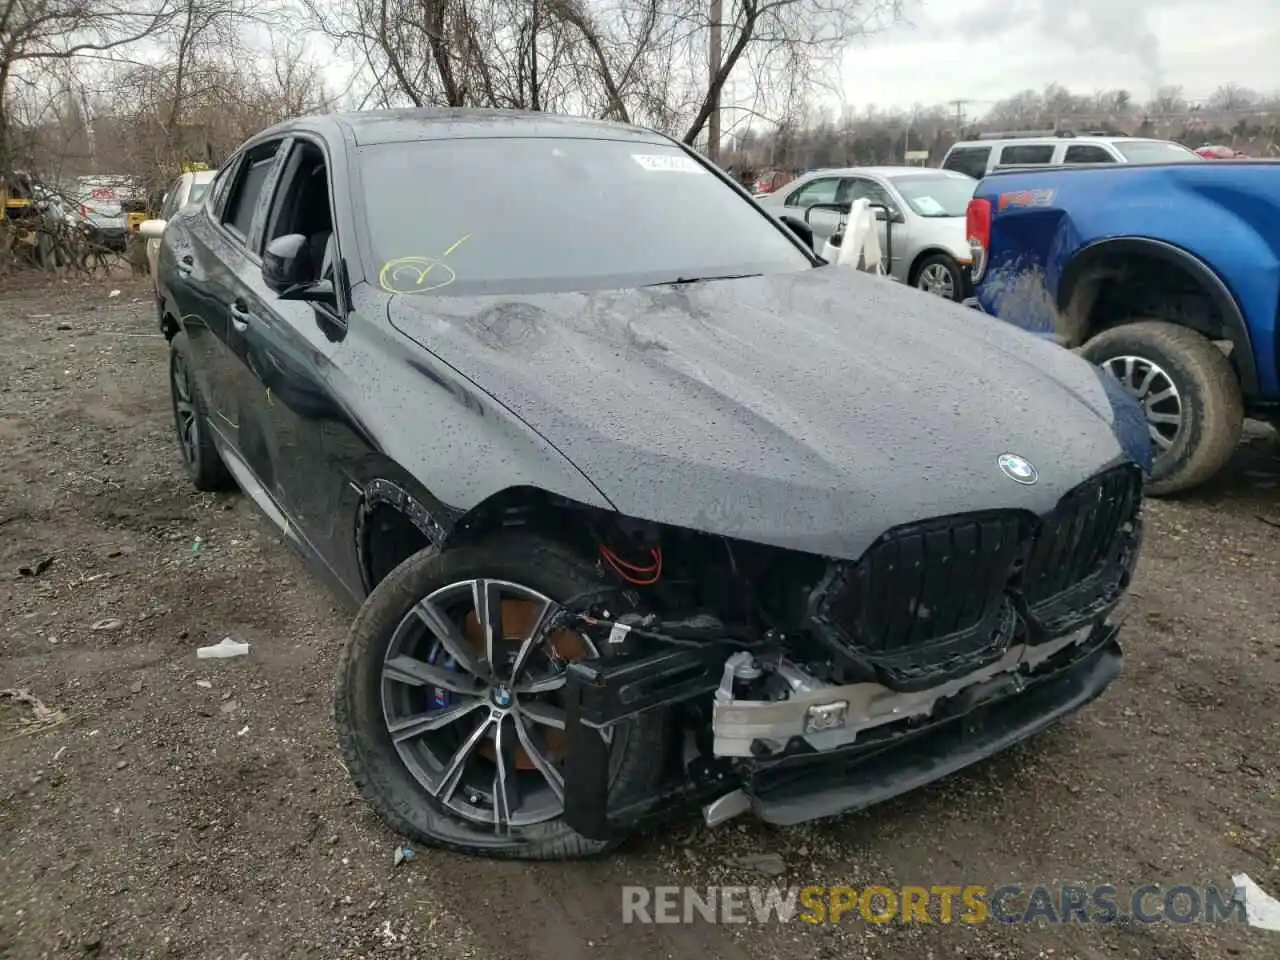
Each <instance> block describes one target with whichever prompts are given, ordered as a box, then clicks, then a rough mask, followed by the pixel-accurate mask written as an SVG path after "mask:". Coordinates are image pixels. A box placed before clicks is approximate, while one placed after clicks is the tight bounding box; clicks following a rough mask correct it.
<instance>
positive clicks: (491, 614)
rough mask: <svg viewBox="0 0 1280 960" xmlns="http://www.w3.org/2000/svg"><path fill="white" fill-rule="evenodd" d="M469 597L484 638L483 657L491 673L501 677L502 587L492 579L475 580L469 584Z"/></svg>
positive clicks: (502, 652)
mask: <svg viewBox="0 0 1280 960" xmlns="http://www.w3.org/2000/svg"><path fill="white" fill-rule="evenodd" d="M471 599H472V603H473V604H474V605H475V609H476V619H477V620H479V622H480V636H482V637H483V638H484V659H485V662H486V663H488V665H489V670H490V672H491V674H492V675H493V676H494V677H495V678H496V679H501V678H502V676H501V674H502V671H501V670H499V666H498V665H499V663H500V662H501V661H502V660H503V654H504V636H503V633H502V589H501V588H500V587H499V586H498V585H497V584H496V583H494V582H493V581H492V580H475V581H473V582H472V584H471Z"/></svg>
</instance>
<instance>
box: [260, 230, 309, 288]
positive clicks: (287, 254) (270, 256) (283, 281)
mask: <svg viewBox="0 0 1280 960" xmlns="http://www.w3.org/2000/svg"><path fill="white" fill-rule="evenodd" d="M314 280H315V264H313V263H312V262H311V248H310V247H308V246H307V238H306V237H304V236H303V235H302V234H300V233H287V234H285V235H284V236H283V237H276V238H275V239H274V240H272V241H271V242H270V243H269V244H267V249H266V250H264V251H263V253H262V282H263V283H265V284H266V285H267V289H268V290H270V291H271V292H272V293H275V294H276V295H278V296H281V297H284V296H286V295H288V294H291V293H295V292H296V291H297V290H299V289H300V288H303V287H308V286H310V285H311V283H312V282H313V281H314Z"/></svg>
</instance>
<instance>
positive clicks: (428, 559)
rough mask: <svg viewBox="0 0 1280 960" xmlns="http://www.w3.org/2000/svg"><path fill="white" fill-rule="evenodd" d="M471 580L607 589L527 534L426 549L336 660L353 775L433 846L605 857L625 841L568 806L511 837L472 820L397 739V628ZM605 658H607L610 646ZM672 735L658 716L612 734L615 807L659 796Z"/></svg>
mask: <svg viewBox="0 0 1280 960" xmlns="http://www.w3.org/2000/svg"><path fill="white" fill-rule="evenodd" d="M474 579H489V580H506V581H509V582H511V583H515V584H519V585H521V586H523V587H527V588H530V589H532V590H534V591H537V592H538V593H540V594H542V595H543V596H545V597H547V598H550V599H551V600H553V601H556V602H563V601H566V600H568V599H569V598H570V597H574V596H578V595H581V594H583V593H585V592H588V591H592V590H598V589H599V588H600V587H601V586H603V585H604V584H603V581H602V579H601V575H600V574H599V573H598V572H597V571H596V569H595V568H594V566H593V565H591V564H589V563H586V562H584V561H583V560H582V559H580V558H579V557H577V556H575V555H573V554H572V553H571V552H569V551H568V550H567V549H566V548H564V547H562V546H560V545H558V544H556V543H554V542H552V541H549V540H545V539H542V538H539V537H534V536H531V535H528V534H511V533H506V534H500V535H497V536H495V537H493V538H491V539H489V540H486V541H483V542H480V543H478V544H474V545H467V546H463V547H459V548H457V549H455V550H446V551H445V552H443V553H438V552H435V551H434V549H430V548H429V549H427V550H423V551H421V552H419V553H417V554H415V555H413V556H412V557H410V558H409V559H408V560H405V561H404V562H403V563H401V564H400V565H399V566H398V567H396V568H395V569H394V570H393V571H391V573H389V574H388V575H387V576H386V578H385V579H384V580H383V581H382V582H381V583H379V584H378V586H377V587H376V588H375V589H374V590H373V592H372V593H371V594H370V595H369V597H368V598H367V599H366V600H365V603H364V605H363V607H362V608H361V609H360V612H359V614H358V615H357V617H356V619H355V622H354V623H353V624H352V627H351V631H350V633H349V635H348V638H347V641H346V643H345V644H344V646H343V648H342V652H341V655H340V657H339V663H338V675H337V697H336V700H335V706H334V721H335V724H336V726H337V732H338V738H339V742H340V745H341V749H342V754H343V757H344V759H345V761H346V765H347V769H348V770H349V771H350V773H351V776H352V778H353V779H354V781H355V783H356V786H357V788H358V789H359V791H360V793H361V795H362V796H363V797H364V799H365V800H366V801H367V802H368V803H369V804H370V806H372V808H373V809H374V811H375V812H376V813H377V815H378V816H379V817H380V818H381V819H382V821H383V822H384V823H385V824H386V825H387V826H388V827H390V828H391V829H392V830H393V831H395V832H396V833H398V834H400V835H402V836H405V837H409V838H411V839H412V840H414V841H417V842H419V843H422V844H425V845H427V846H432V847H438V848H442V849H446V850H451V851H454V852H458V853H465V854H472V855H479V856H485V857H490V858H499V859H509V860H568V859H575V858H579V857H586V856H592V855H595V854H599V853H603V852H605V851H607V850H609V849H611V848H612V847H614V846H616V844H617V842H619V841H617V840H614V841H597V840H590V839H587V838H586V837H583V836H582V835H581V834H579V833H577V832H576V831H574V830H573V829H572V828H570V827H569V826H568V825H567V824H566V823H565V822H564V819H563V810H561V811H560V813H559V815H557V816H555V817H554V818H553V819H547V820H543V821H542V822H538V823H532V824H529V825H525V826H514V825H513V826H510V827H509V829H508V831H507V832H505V833H498V832H497V831H496V830H495V829H494V827H493V826H492V825H491V824H483V825H481V824H479V823H476V822H473V821H472V820H469V819H467V818H465V817H464V816H462V815H460V814H459V813H457V812H456V811H455V810H452V809H450V808H449V807H447V806H446V805H445V804H444V803H442V802H441V801H439V800H437V798H436V797H435V796H433V795H432V794H431V793H430V792H429V791H428V789H427V788H426V786H424V785H423V784H422V783H421V782H419V780H418V779H417V778H416V777H415V775H414V773H413V772H411V770H410V769H409V767H408V765H407V764H406V762H405V760H404V759H403V758H402V756H401V754H400V752H399V751H398V750H397V748H396V745H395V743H394V742H393V741H392V737H391V734H390V733H389V732H388V729H387V718H386V716H385V715H384V701H383V687H384V684H385V685H387V686H388V687H390V686H391V684H392V683H394V681H384V679H383V666H384V661H385V659H386V656H387V651H388V649H389V647H390V645H391V644H392V643H393V642H394V641H393V637H394V635H395V634H396V633H397V632H398V631H397V627H398V625H400V624H401V622H402V621H404V620H405V619H406V617H408V616H410V615H411V611H412V610H413V608H414V607H415V605H416V604H418V603H419V601H421V600H423V599H424V598H426V597H428V596H429V595H431V594H432V593H433V592H434V591H437V590H441V589H442V588H444V587H448V586H450V585H452V584H458V583H460V582H465V581H468V580H474ZM504 610H505V606H504ZM504 632H505V631H504ZM602 655H605V656H607V655H608V649H607V647H606V648H605V649H604V650H603V652H602ZM433 662H435V661H433ZM504 689H505V688H504ZM483 709H484V708H483V707H482V708H481V711H482V712H481V716H483ZM472 722H474V721H472ZM665 729H666V724H665V722H664V720H663V718H662V717H661V716H660V715H653V714H648V715H642V716H640V717H637V718H636V719H634V720H631V721H627V722H626V723H624V724H620V725H619V726H618V727H616V728H615V730H614V733H613V737H612V743H611V747H610V759H609V766H610V769H611V774H610V784H609V797H610V801H611V802H613V801H615V800H625V801H641V800H643V799H644V798H645V797H648V796H650V795H651V794H652V791H653V788H654V787H655V785H656V784H657V782H658V780H659V779H660V777H661V775H662V769H661V763H660V762H658V758H660V757H663V756H665V755H666V754H665V752H664V744H665ZM459 739H462V737H461V736H460V737H459ZM446 749H447V748H446ZM526 756H527V755H526ZM485 762H486V763H492V758H489V759H487V760H486V761H485ZM482 782H483V781H482ZM460 789H461V788H460ZM468 799H469V802H472V803H474V802H475V798H474V797H471V798H468ZM495 800H496V798H495Z"/></svg>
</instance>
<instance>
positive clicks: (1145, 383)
mask: <svg viewBox="0 0 1280 960" xmlns="http://www.w3.org/2000/svg"><path fill="white" fill-rule="evenodd" d="M1127 362H1128V365H1129V368H1130V373H1129V377H1130V380H1132V378H1133V372H1132V367H1133V360H1132V359H1130V360H1129V361H1127ZM1155 378H1156V368H1155V367H1147V372H1146V373H1144V374H1143V375H1142V382H1141V383H1139V384H1136V385H1135V386H1134V388H1133V390H1134V392H1135V393H1136V394H1137V395H1138V396H1139V397H1145V396H1146V395H1147V391H1148V390H1150V389H1151V381H1152V380H1154V379H1155Z"/></svg>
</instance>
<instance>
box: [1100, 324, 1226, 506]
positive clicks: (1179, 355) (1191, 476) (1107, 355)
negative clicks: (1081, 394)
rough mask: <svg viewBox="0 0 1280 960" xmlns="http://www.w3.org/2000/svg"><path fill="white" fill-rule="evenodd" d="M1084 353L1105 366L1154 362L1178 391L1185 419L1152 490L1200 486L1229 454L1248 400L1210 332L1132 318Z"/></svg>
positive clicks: (1159, 462) (1159, 461)
mask: <svg viewBox="0 0 1280 960" xmlns="http://www.w3.org/2000/svg"><path fill="white" fill-rule="evenodd" d="M1080 352H1081V355H1082V356H1083V357H1084V358H1085V359H1086V360H1089V361H1091V362H1093V363H1096V364H1098V365H1100V366H1102V367H1104V368H1108V363H1109V362H1110V363H1111V364H1112V365H1113V366H1115V367H1117V368H1118V367H1119V366H1120V363H1121V361H1120V359H1119V358H1123V357H1134V358H1138V359H1140V360H1143V361H1146V362H1148V363H1150V364H1154V365H1155V366H1156V367H1158V368H1159V369H1160V370H1161V371H1163V373H1164V374H1166V375H1167V377H1168V380H1169V381H1170V382H1171V383H1172V385H1173V387H1174V388H1175V389H1176V390H1177V393H1178V395H1179V400H1180V403H1181V419H1182V422H1181V425H1180V426H1179V427H1178V428H1177V432H1176V435H1175V436H1173V437H1172V444H1171V445H1170V446H1169V448H1168V449H1167V450H1164V451H1162V452H1157V455H1156V456H1155V458H1154V462H1153V463H1152V471H1151V476H1150V478H1149V479H1148V481H1147V492H1148V493H1149V494H1151V495H1153V496H1164V495H1167V494H1171V493H1179V492H1181V491H1184V490H1189V489H1191V488H1192V487H1196V486H1198V485H1200V484H1201V483H1203V482H1205V481H1206V480H1208V479H1209V478H1210V477H1212V476H1213V475H1214V474H1216V473H1217V472H1218V471H1219V470H1221V469H1222V467H1223V466H1224V465H1225V464H1226V462H1227V461H1228V460H1229V459H1230V458H1231V454H1232V452H1233V451H1234V450H1235V448H1236V445H1237V444H1238V443H1239V442H1240V435H1241V432H1242V430H1243V429H1244V401H1243V399H1242V397H1241V395H1240V382H1239V380H1238V379H1237V378H1236V375H1235V371H1234V370H1232V368H1231V362H1230V361H1229V360H1228V359H1227V357H1226V356H1225V355H1224V354H1223V352H1222V351H1221V350H1219V349H1218V348H1217V347H1216V346H1214V344H1213V343H1212V342H1211V341H1210V340H1209V339H1208V338H1207V337H1204V336H1202V335H1201V334H1199V333H1197V332H1195V331H1194V330H1191V329H1188V328H1187V327H1182V326H1178V325H1176V324H1172V323H1166V322H1164V321H1161V320H1148V319H1134V320H1131V321H1127V322H1125V323H1123V324H1122V325H1120V326H1116V327H1112V328H1110V329H1108V330H1106V331H1104V332H1102V333H1100V334H1098V335H1097V336H1096V337H1094V338H1093V339H1092V340H1090V341H1089V342H1088V343H1086V344H1085V345H1084V348H1083V349H1082V350H1081V351H1080ZM1122 382H1123V379H1122ZM1130 389H1131V390H1132V386H1130ZM1148 392H1150V388H1149V389H1148ZM1154 406H1156V407H1158V406H1160V404H1159V403H1156V404H1155V405H1154ZM1144 409H1146V411H1147V415H1148V417H1149V418H1150V417H1151V416H1152V413H1153V409H1152V407H1151V406H1150V405H1148V404H1145V403H1144ZM1148 422H1149V423H1151V424H1152V426H1154V427H1156V428H1157V429H1159V427H1160V426H1162V425H1163V424H1160V425H1157V424H1156V423H1154V422H1152V421H1150V420H1149V421H1148Z"/></svg>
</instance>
